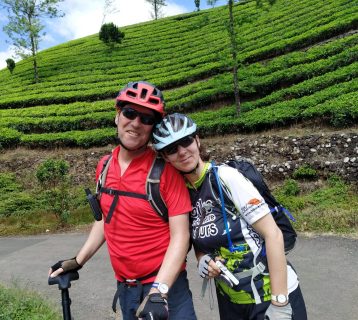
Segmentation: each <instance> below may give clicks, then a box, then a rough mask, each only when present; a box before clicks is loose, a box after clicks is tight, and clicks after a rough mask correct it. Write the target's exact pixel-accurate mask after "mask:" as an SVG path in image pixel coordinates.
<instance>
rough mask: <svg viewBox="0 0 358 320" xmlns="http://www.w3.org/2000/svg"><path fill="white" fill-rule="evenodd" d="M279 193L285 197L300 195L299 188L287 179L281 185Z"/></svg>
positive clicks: (293, 181)
mask: <svg viewBox="0 0 358 320" xmlns="http://www.w3.org/2000/svg"><path fill="white" fill-rule="evenodd" d="M281 192H282V194H283V195H285V196H297V195H298V194H299V193H300V187H299V185H298V183H297V182H296V181H295V180H293V179H288V180H286V181H285V183H284V184H283V186H282V189H281Z"/></svg>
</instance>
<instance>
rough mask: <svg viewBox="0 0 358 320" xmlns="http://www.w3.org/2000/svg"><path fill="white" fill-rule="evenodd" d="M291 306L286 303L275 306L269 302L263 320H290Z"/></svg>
mask: <svg viewBox="0 0 358 320" xmlns="http://www.w3.org/2000/svg"><path fill="white" fill-rule="evenodd" d="M291 319H292V308H291V304H290V303H287V304H286V305H284V306H277V305H274V304H272V303H271V304H270V306H269V307H268V308H267V310H266V313H265V320H291Z"/></svg>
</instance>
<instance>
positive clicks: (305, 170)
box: [292, 164, 317, 180]
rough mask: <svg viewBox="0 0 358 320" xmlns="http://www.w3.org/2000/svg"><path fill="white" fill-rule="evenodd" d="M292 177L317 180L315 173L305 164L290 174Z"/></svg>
mask: <svg viewBox="0 0 358 320" xmlns="http://www.w3.org/2000/svg"><path fill="white" fill-rule="evenodd" d="M292 177H293V178H294V179H304V180H305V179H306V180H314V179H316V178H317V171H316V170H315V169H313V168H311V167H310V166H309V165H307V164H306V165H303V166H301V167H299V168H297V169H296V170H295V171H294V172H293V173H292Z"/></svg>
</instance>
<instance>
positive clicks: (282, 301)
mask: <svg viewBox="0 0 358 320" xmlns="http://www.w3.org/2000/svg"><path fill="white" fill-rule="evenodd" d="M277 301H278V302H279V303H285V302H286V301H287V298H286V296H285V295H284V294H279V295H278V296H277Z"/></svg>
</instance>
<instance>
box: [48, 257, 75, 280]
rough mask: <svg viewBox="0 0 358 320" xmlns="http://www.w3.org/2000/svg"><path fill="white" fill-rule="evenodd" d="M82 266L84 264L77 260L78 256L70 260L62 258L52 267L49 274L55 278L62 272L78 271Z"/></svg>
mask: <svg viewBox="0 0 358 320" xmlns="http://www.w3.org/2000/svg"><path fill="white" fill-rule="evenodd" d="M81 268H82V266H81V265H80V264H79V263H78V262H77V260H76V257H74V258H72V259H68V260H60V261H58V262H56V263H55V264H54V265H53V266H52V267H51V269H50V271H49V276H50V277H51V278H54V277H57V276H58V275H59V274H60V273H62V272H68V271H77V270H80V269H81Z"/></svg>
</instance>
